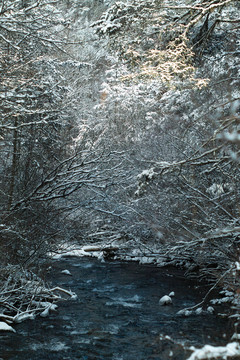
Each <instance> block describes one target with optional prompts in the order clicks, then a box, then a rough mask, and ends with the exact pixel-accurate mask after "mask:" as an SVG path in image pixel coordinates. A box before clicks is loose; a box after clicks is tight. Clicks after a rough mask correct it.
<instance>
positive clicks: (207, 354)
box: [187, 342, 240, 360]
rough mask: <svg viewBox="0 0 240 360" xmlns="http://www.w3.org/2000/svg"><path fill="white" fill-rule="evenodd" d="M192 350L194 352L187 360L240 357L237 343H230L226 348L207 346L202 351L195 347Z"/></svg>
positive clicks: (239, 348)
mask: <svg viewBox="0 0 240 360" xmlns="http://www.w3.org/2000/svg"><path fill="white" fill-rule="evenodd" d="M190 349H191V350H193V351H194V352H193V353H192V355H191V356H190V357H189V358H188V359H187V360H203V359H215V358H217V357H219V358H221V359H222V360H225V359H227V358H228V357H229V356H237V355H240V347H239V344H238V343H237V342H232V343H229V344H227V345H226V346H212V345H205V346H204V347H203V348H202V349H196V348H195V347H191V348H190Z"/></svg>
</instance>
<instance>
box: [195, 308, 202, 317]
mask: <svg viewBox="0 0 240 360" xmlns="http://www.w3.org/2000/svg"><path fill="white" fill-rule="evenodd" d="M202 312H203V309H202V308H201V307H199V308H197V309H196V310H195V313H196V314H197V315H200V314H202Z"/></svg>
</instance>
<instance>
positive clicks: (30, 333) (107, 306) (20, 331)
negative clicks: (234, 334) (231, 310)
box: [0, 258, 228, 360]
mask: <svg viewBox="0 0 240 360" xmlns="http://www.w3.org/2000/svg"><path fill="white" fill-rule="evenodd" d="M63 269H68V270H69V271H70V272H71V273H72V275H73V276H71V277H70V276H67V275H64V274H61V271H62V270H63ZM49 281H51V282H52V283H53V284H54V285H59V286H62V287H65V288H67V289H71V290H72V291H74V292H76V293H77V295H78V299H77V300H75V301H74V300H70V301H64V302H62V303H61V304H59V309H58V311H57V312H52V313H51V315H50V316H49V317H47V318H38V319H36V320H35V321H31V320H29V321H26V322H24V323H21V324H18V325H16V326H15V329H16V331H17V333H16V334H12V333H1V334H0V358H1V359H4V360H7V359H11V360H12V359H13V360H14V359H16V360H17V359H21V360H23V359H24V360H28V359H30V360H34V359H38V360H45V359H51V360H56V359H58V360H60V359H61V360H64V359H66V360H67V359H68V360H75V359H82V360H93V359H96V360H105V359H111V360H147V359H149V360H150V359H151V360H153V359H158V360H170V359H177V360H183V359H187V357H188V356H189V354H190V352H189V351H188V350H187V347H188V346H190V345H195V346H197V347H198V346H199V347H200V346H202V345H204V344H206V343H208V344H217V345H220V344H225V343H226V339H223V334H224V333H226V332H227V327H228V323H227V322H226V320H223V319H220V318H218V317H216V316H215V315H211V314H208V315H193V316H190V317H187V318H185V317H181V316H178V315H176V313H177V312H178V311H179V310H180V309H182V308H184V307H188V306H192V305H194V304H196V303H197V302H199V301H200V300H201V296H202V295H203V294H204V293H205V291H206V288H204V287H203V286H201V285H200V286H199V284H198V285H197V283H195V282H193V281H189V280H186V279H184V277H183V273H182V272H181V271H177V270H174V269H172V270H171V269H160V268H156V267H154V266H150V265H145V266H141V265H138V264H136V263H127V262H120V261H113V262H106V263H102V262H100V261H98V260H95V259H91V258H80V259H79V258H66V259H62V260H60V261H58V262H56V263H55V264H54V266H53V270H52V271H51V274H50V275H49ZM171 291H174V292H175V297H174V299H173V305H172V306H160V305H159V304H158V301H159V298H160V297H162V296H163V295H165V294H169V292H171ZM165 336H167V338H165Z"/></svg>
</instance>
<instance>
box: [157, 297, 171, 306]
mask: <svg viewBox="0 0 240 360" xmlns="http://www.w3.org/2000/svg"><path fill="white" fill-rule="evenodd" d="M170 304H172V299H171V298H170V296H168V295H164V296H163V297H161V299H160V300H159V305H170Z"/></svg>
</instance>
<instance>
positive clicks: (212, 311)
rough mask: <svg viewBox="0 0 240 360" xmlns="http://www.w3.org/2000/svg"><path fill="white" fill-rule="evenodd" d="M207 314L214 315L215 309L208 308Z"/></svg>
mask: <svg viewBox="0 0 240 360" xmlns="http://www.w3.org/2000/svg"><path fill="white" fill-rule="evenodd" d="M207 312H209V313H210V314H213V313H214V308H213V307H212V306H208V307H207Z"/></svg>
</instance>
